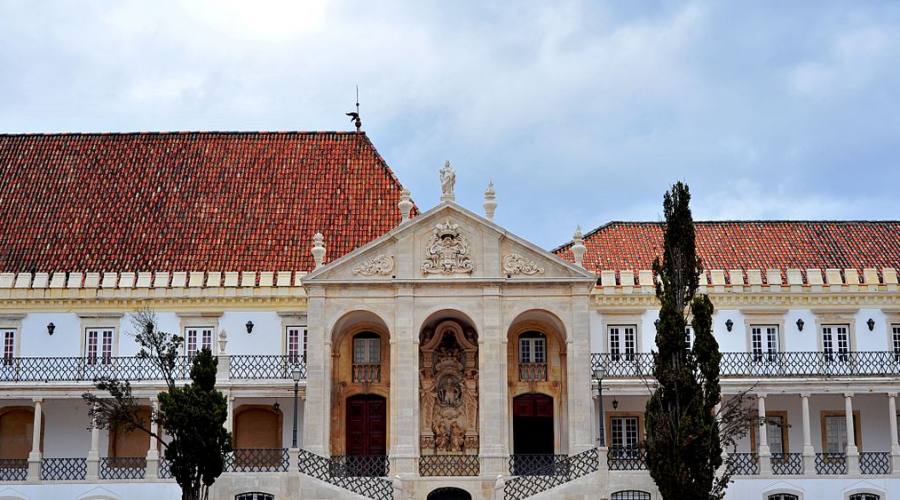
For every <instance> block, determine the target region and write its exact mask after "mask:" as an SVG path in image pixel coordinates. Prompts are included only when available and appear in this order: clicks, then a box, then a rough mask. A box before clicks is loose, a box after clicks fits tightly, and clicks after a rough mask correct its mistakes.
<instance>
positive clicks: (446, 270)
mask: <svg viewBox="0 0 900 500" xmlns="http://www.w3.org/2000/svg"><path fill="white" fill-rule="evenodd" d="M474 269H475V265H474V264H473V263H472V257H471V255H470V254H469V240H468V239H467V238H466V237H465V236H464V235H463V234H462V232H461V231H460V228H459V224H455V223H453V222H450V220H449V219H448V220H447V221H446V222H444V223H442V224H437V225H436V226H435V227H434V230H433V231H432V235H431V240H430V241H429V242H428V244H427V245H426V246H425V262H423V263H422V272H424V273H425V274H457V273H463V274H470V273H471V272H472V271H473V270H474Z"/></svg>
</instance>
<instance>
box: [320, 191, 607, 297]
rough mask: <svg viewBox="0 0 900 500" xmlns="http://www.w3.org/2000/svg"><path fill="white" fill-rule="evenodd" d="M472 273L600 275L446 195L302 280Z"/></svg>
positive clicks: (498, 276)
mask: <svg viewBox="0 0 900 500" xmlns="http://www.w3.org/2000/svg"><path fill="white" fill-rule="evenodd" d="M325 246H326V248H327V246H328V241H327V239H326V241H325ZM472 279H477V280H528V281H541V280H545V279H546V280H548V281H553V282H557V283H558V282H560V281H561V280H562V281H569V280H573V281H582V282H588V281H592V280H595V279H596V278H595V277H594V275H593V274H592V273H590V272H588V271H586V270H584V269H582V268H580V267H578V266H575V265H573V264H571V263H569V262H565V261H563V260H562V259H560V258H559V257H557V256H556V255H554V254H552V253H550V252H548V251H546V250H544V249H541V248H539V247H537V246H536V245H534V244H532V243H529V242H527V241H525V240H523V239H521V238H519V237H517V236H515V235H513V234H512V233H510V232H508V231H506V230H504V229H503V228H501V227H500V226H498V225H496V224H495V223H493V222H491V221H489V220H487V219H485V218H484V217H481V216H480V215H477V214H474V213H472V212H470V211H468V210H466V209H465V208H463V207H461V206H459V205H458V204H456V202H454V201H444V202H442V203H441V204H439V205H438V206H437V207H435V208H433V209H431V210H429V211H428V212H425V213H424V214H421V215H419V216H418V217H414V218H413V219H410V220H408V221H406V222H403V223H401V224H400V225H398V226H397V227H396V228H394V229H393V230H391V231H390V232H388V233H387V234H385V235H383V236H382V237H380V238H378V239H376V240H375V241H372V242H371V243H369V244H367V245H364V246H363V247H361V248H359V249H357V250H355V251H353V252H351V253H349V254H347V255H345V256H343V257H341V258H339V259H337V260H335V261H333V262H328V259H327V258H326V264H325V265H324V266H323V267H322V268H320V269H317V270H315V271H313V272H312V273H310V274H309V275H307V276H306V277H305V278H304V279H303V282H304V283H305V284H312V283H315V282H322V283H326V282H367V281H372V282H384V281H385V280H412V281H432V280H434V281H454V280H472Z"/></svg>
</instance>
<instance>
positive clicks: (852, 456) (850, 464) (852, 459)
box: [844, 392, 859, 475]
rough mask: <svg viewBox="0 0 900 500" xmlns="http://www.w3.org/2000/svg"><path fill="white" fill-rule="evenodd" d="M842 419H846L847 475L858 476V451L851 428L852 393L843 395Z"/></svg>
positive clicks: (854, 434) (853, 430) (852, 428)
mask: <svg viewBox="0 0 900 500" xmlns="http://www.w3.org/2000/svg"><path fill="white" fill-rule="evenodd" d="M844 417H845V418H846V419H847V474H850V475H856V474H859V449H858V448H857V447H856V429H854V427H853V393H852V392H845V393H844Z"/></svg>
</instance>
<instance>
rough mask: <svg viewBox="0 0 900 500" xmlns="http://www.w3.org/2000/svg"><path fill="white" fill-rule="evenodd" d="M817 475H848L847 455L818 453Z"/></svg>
mask: <svg viewBox="0 0 900 500" xmlns="http://www.w3.org/2000/svg"><path fill="white" fill-rule="evenodd" d="M816 473H817V474H819V475H820V476H831V475H837V474H846V473H847V455H844V454H843V453H816Z"/></svg>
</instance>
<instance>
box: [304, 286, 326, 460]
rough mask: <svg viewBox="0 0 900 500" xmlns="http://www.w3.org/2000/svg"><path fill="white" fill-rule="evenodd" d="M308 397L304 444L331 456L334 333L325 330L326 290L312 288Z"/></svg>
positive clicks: (307, 372)
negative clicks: (332, 337) (331, 388)
mask: <svg viewBox="0 0 900 500" xmlns="http://www.w3.org/2000/svg"><path fill="white" fill-rule="evenodd" d="M307 293H308V309H307V318H308V321H309V326H308V327H307V330H306V331H307V335H308V341H307V359H306V399H305V400H304V403H303V404H304V411H303V447H304V448H305V449H306V450H308V451H310V452H313V453H317V454H319V455H330V454H331V453H330V452H331V450H330V447H329V443H328V441H329V436H330V434H331V415H330V412H331V391H330V387H331V336H330V332H326V331H325V289H324V288H323V287H320V286H314V287H309V289H308V292H307Z"/></svg>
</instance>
